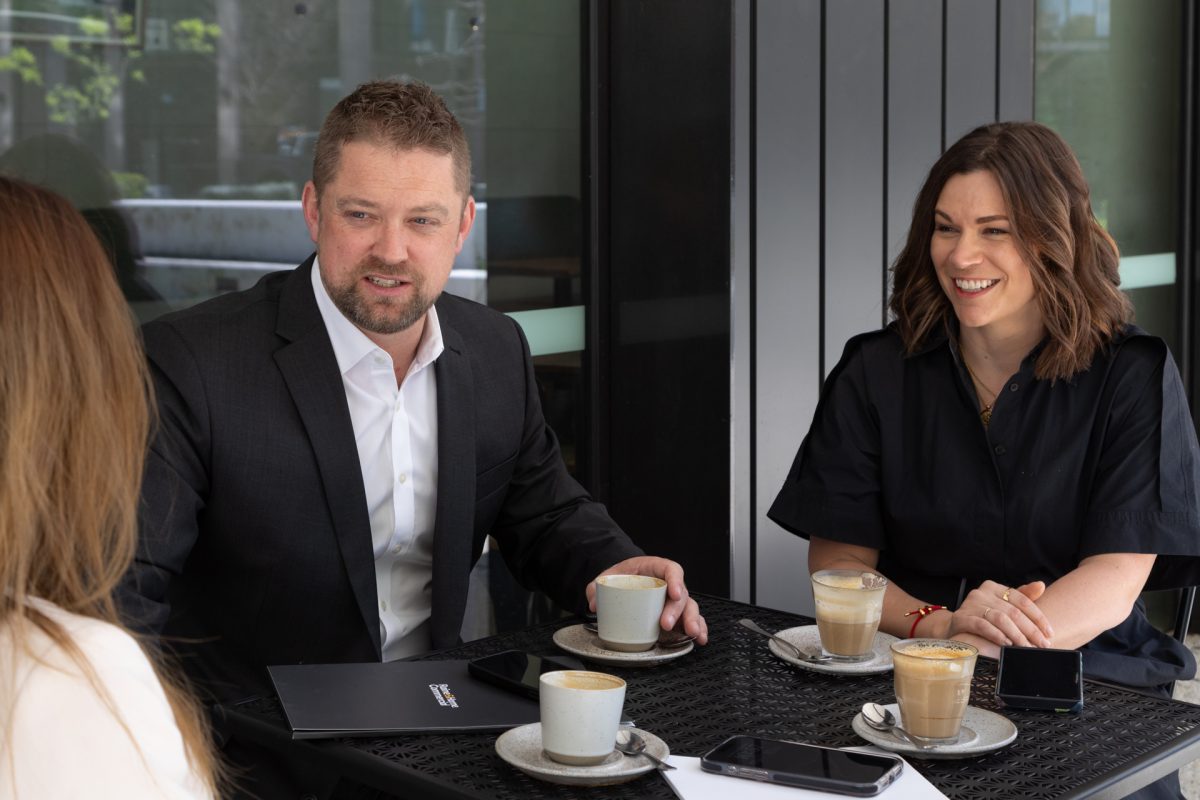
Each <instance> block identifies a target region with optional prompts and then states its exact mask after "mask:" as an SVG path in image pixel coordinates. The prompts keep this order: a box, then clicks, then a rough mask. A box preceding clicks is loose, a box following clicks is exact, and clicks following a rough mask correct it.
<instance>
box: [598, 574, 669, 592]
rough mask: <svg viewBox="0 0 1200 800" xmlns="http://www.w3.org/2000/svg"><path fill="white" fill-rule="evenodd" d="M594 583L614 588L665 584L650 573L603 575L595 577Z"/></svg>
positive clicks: (656, 587)
mask: <svg viewBox="0 0 1200 800" xmlns="http://www.w3.org/2000/svg"><path fill="white" fill-rule="evenodd" d="M596 583H602V584H604V585H605V586H611V587H612V588H614V589H660V588H662V587H663V586H666V585H667V582H666V581H664V580H663V579H662V578H655V577H653V576H651V575H605V576H603V577H600V578H597V579H596Z"/></svg>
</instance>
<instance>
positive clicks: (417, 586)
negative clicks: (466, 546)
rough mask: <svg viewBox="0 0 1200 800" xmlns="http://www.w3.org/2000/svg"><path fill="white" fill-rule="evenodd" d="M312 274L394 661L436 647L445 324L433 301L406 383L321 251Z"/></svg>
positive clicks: (383, 636)
mask: <svg viewBox="0 0 1200 800" xmlns="http://www.w3.org/2000/svg"><path fill="white" fill-rule="evenodd" d="M312 282H313V293H314V294H315V295H316V298H317V308H319V309H320V311H321V317H322V318H323V319H324V320H325V329H326V330H327V331H328V332H329V340H330V342H332V344H333V352H334V355H335V356H336V357H337V362H338V369H339V370H341V373H342V386H343V387H344V388H345V390H346V403H347V405H349V407H350V420H351V422H352V423H353V425H354V441H355V443H356V444H357V446H358V460H359V464H360V466H361V467H362V475H363V488H364V489H365V490H366V495H367V512H368V514H369V515H370V519H371V541H372V545H373V547H374V552H375V588H376V591H377V593H378V595H379V638H380V641H381V642H382V643H383V660H384V661H391V660H393V659H397V658H403V657H405V656H409V655H414V654H416V653H422V652H425V651H427V650H429V648H430V647H431V646H432V645H431V639H430V634H429V616H430V612H431V609H432V592H433V526H434V520H435V516H436V504H437V476H438V448H437V427H438V419H437V381H436V380H435V379H434V370H433V362H434V361H436V360H437V358H438V356H440V355H441V354H442V349H443V345H442V328H441V325H440V324H439V323H438V316H437V310H436V309H434V308H433V307H430V309H429V312H428V314H427V315H426V317H425V329H424V331H423V332H422V334H421V341H420V343H419V344H418V345H417V353H416V357H415V358H414V359H413V362H412V364H411V365H410V366H409V368H408V372H407V374H405V376H404V379H403V380H402V381H400V383H399V385H397V382H396V373H395V367H394V365H393V362H392V358H391V356H389V355H388V354H387V353H386V352H384V350H383V349H382V348H380V347H379V346H378V345H377V344H375V343H374V342H372V341H371V340H370V339H369V338H367V335H366V334H364V333H363V332H362V331H361V330H359V329H358V328H357V327H356V326H355V325H354V324H353V323H352V322H350V320H348V319H346V317H345V316H344V315H343V314H342V313H341V311H339V310H338V308H337V306H336V305H334V302H333V299H332V298H330V296H329V293H328V292H327V291H326V290H325V284H324V283H323V282H322V281H321V277H320V267H319V264H318V263H317V261H315V260H314V261H313V266H312Z"/></svg>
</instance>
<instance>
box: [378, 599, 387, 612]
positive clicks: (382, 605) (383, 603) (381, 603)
mask: <svg viewBox="0 0 1200 800" xmlns="http://www.w3.org/2000/svg"><path fill="white" fill-rule="evenodd" d="M379 610H380V611H387V600H380V601H379Z"/></svg>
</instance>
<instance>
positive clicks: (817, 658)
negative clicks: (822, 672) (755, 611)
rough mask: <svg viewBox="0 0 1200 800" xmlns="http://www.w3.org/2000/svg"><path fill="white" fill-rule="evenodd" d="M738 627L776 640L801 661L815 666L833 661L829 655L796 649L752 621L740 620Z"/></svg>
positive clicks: (785, 640) (780, 637)
mask: <svg viewBox="0 0 1200 800" xmlns="http://www.w3.org/2000/svg"><path fill="white" fill-rule="evenodd" d="M738 625H741V626H742V627H743V628H749V629H750V630H752V631H754V632H755V633H758V634H762V635H763V636H766V637H768V638H770V639H774V640H775V641H777V642H779V644H781V645H782V646H783V647H785V648H787V649H788V650H789V651H791V652H792V653H793V654H794V655H795V657H796V658H798V659H800V660H801V661H810V662H812V663H814V664H821V663H823V662H825V661H829V660H831V659H830V657H829V656H827V655H823V654H820V653H817V654H813V653H806V652H804V651H803V650H801V649H800V648H799V647H796V645H794V644H792V643H791V642H789V641H788V640H787V639H784V638H783V637H782V636H777V635H776V634H774V633H771V632H770V631H767V630H763V629H762V628H760V627H759V626H758V624H757V623H755V622H754V620H752V619H739V620H738Z"/></svg>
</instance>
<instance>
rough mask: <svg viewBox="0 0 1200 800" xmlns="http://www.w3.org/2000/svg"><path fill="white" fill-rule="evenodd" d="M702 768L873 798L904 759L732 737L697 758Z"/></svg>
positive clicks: (758, 738) (898, 769)
mask: <svg viewBox="0 0 1200 800" xmlns="http://www.w3.org/2000/svg"><path fill="white" fill-rule="evenodd" d="M700 768H701V769H703V770H704V771H705V772H719V773H721V774H723V775H732V776H734V777H737V778H749V779H751V780H756V781H766V782H768V783H782V784H784V785H787V786H799V787H802V788H804V789H815V790H818V791H822V792H834V793H837V794H849V795H854V796H856V797H871V796H872V795H877V794H879V793H880V792H882V791H883V790H884V789H886V788H887V786H888V785H889V784H890V783H891V782H892V781H894V780H896V778H898V777H900V771H901V770H902V769H903V768H904V762H903V761H901V760H900V759H898V758H896V757H895V756H881V755H874V754H872V753H855V752H852V751H848V750H837V749H835V748H832V747H820V746H818V745H815V744H801V743H800V742H785V741H780V740H778V739H763V738H760V737H758V736H731V737H729V738H728V739H726V740H725V741H723V742H721V743H720V744H719V745H717V746H716V747H714V748H713V749H712V750H709V751H708V752H707V753H705V754H704V755H703V756H702V757H701V758H700Z"/></svg>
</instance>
